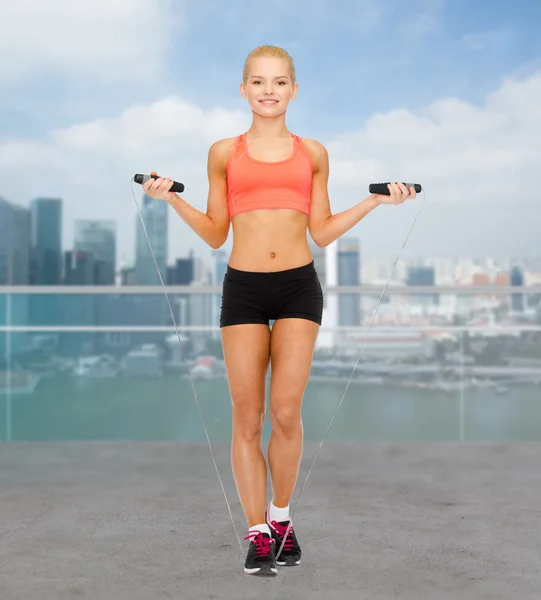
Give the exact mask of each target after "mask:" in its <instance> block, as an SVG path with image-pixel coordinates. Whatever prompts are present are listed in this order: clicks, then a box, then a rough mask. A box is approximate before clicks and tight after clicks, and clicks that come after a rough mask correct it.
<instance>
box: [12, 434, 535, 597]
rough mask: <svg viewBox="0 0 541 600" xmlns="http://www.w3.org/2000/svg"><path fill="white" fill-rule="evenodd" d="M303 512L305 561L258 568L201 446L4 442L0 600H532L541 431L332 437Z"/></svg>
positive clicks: (226, 466)
mask: <svg viewBox="0 0 541 600" xmlns="http://www.w3.org/2000/svg"><path fill="white" fill-rule="evenodd" d="M213 449H214V452H215V455H216V456H217V463H218V468H219V470H220V473H221V475H222V478H223V480H224V485H225V487H226V492H227V496H228V499H229V500H230V502H231V505H232V511H233V515H234V519H235V525H236V527H237V530H238V532H239V536H241V540H242V538H243V537H244V534H245V530H246V526H245V522H244V518H243V516H242V512H241V508H240V504H239V502H238V499H237V496H236V490H235V486H234V482H233V479H232V476H231V468H230V463H229V445H220V444H215V445H213ZM316 450H317V444H309V443H307V444H306V445H305V452H304V458H303V464H302V466H301V473H300V475H299V485H298V488H297V491H296V493H295V496H294V502H295V501H296V500H297V497H298V493H299V491H300V486H301V485H302V483H303V482H304V479H305V477H306V473H307V471H308V468H309V466H310V463H311V462H312V459H313V456H314V455H315V452H316ZM294 522H295V526H296V530H297V533H298V537H299V541H300V543H301V546H302V548H303V564H302V565H301V566H300V567H293V568H287V569H286V568H282V569H280V571H279V574H278V576H277V577H276V578H272V579H259V578H254V577H250V576H248V575H244V573H243V571H242V567H243V563H244V556H245V551H243V553H242V555H241V551H240V548H239V544H238V541H237V538H236V537H235V533H234V530H233V526H232V524H231V521H230V517H229V513H228V511H227V508H226V504H225V501H224V497H223V493H222V490H221V487H220V484H219V482H218V478H217V476H216V472H215V470H214V465H213V463H212V459H211V456H210V452H209V449H208V446H206V445H204V444H203V445H197V444H190V445H188V444H172V443H163V444H160V443H58V444H56V443H47V444H40V443H10V444H3V445H2V446H0V598H1V599H2V600H12V599H17V600H19V599H21V600H22V599H24V600H30V599H39V600H49V599H51V600H64V599H81V598H89V599H92V600H102V599H103V600H124V599H126V600H155V599H156V600H158V599H161V598H179V599H186V600H199V599H203V598H205V599H207V598H208V599H210V598H213V599H224V600H236V599H241V598H242V599H254V600H255V599H257V600H266V599H279V598H280V599H282V598H283V599H287V600H296V599H302V600H319V599H321V600H323V599H325V600H328V599H330V598H333V599H334V598H336V599H340V600H346V599H348V600H349V599H351V600H364V599H366V600H368V599H369V600H387V599H391V598H393V599H394V598H401V599H405V600H408V599H414V600H424V599H426V600H446V599H453V600H457V599H460V600H474V599H475V600H481V599H484V598H486V599H490V600H497V599H500V598H501V599H502V600H503V599H505V600H509V599H510V598H517V599H520V600H529V599H532V600H534V599H535V600H539V599H540V598H541V567H540V565H541V561H540V555H541V552H540V551H541V544H540V539H541V444H539V443H536V444H522V443H521V444H487V443H479V444H458V443H437V444H432V443H420V444H400V445H396V444H362V445H359V444H343V445H339V444H333V443H330V442H329V443H325V444H324V445H323V448H322V450H321V453H320V455H319V457H318V459H317V461H316V465H315V468H314V470H313V472H312V474H311V475H310V478H309V480H308V484H307V486H306V488H305V489H304V491H303V493H302V496H301V500H300V503H299V507H298V511H297V516H296V518H295V519H294ZM242 543H243V545H244V544H246V542H242Z"/></svg>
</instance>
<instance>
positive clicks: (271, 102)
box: [259, 100, 278, 104]
mask: <svg viewBox="0 0 541 600" xmlns="http://www.w3.org/2000/svg"><path fill="white" fill-rule="evenodd" d="M259 102H261V104H278V100H260V101H259Z"/></svg>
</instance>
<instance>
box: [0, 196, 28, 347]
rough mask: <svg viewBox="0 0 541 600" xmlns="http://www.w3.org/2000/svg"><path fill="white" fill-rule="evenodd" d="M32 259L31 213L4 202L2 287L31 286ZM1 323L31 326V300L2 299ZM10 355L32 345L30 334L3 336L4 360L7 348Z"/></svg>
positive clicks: (0, 211)
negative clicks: (30, 270) (30, 268)
mask: <svg viewBox="0 0 541 600" xmlns="http://www.w3.org/2000/svg"><path fill="white" fill-rule="evenodd" d="M29 257H30V211H29V210H28V209H27V208H24V207H22V206H18V205H16V204H12V203H10V202H8V201H7V200H5V199H4V198H0V285H28V283H29V277H30V274H29ZM0 311H1V316H0V323H2V324H5V325H11V326H13V325H19V326H21V325H27V324H28V317H29V296H28V295H27V294H17V295H10V296H9V299H8V297H7V295H4V296H0ZM8 335H9V348H10V352H19V350H21V349H22V348H24V347H25V346H26V345H27V343H28V333H26V332H10V333H9V334H7V335H0V356H3V354H4V352H5V349H6V344H7V343H8V339H7V337H8Z"/></svg>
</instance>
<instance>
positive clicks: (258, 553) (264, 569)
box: [244, 531, 278, 577]
mask: <svg viewBox="0 0 541 600" xmlns="http://www.w3.org/2000/svg"><path fill="white" fill-rule="evenodd" d="M244 539H245V540H250V547H249V548H248V555H247V556H246V562H245V563H244V572H245V573H247V574H248V575H262V576H267V577H273V576H274V575H277V574H278V569H277V568H276V556H275V554H274V553H275V551H276V542H275V541H274V539H273V538H272V537H271V536H270V535H269V534H268V533H261V531H252V532H251V533H248V535H247V536H246V537H245V538H244Z"/></svg>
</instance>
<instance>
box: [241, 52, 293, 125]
mask: <svg viewBox="0 0 541 600" xmlns="http://www.w3.org/2000/svg"><path fill="white" fill-rule="evenodd" d="M297 90H298V86H297V84H296V83H294V81H293V79H292V77H291V72H290V69H289V65H288V62H287V60H285V59H283V58H277V57H273V56H262V57H258V58H253V59H251V61H250V68H249V69H248V74H247V78H246V81H245V82H243V83H241V86H240V91H241V94H242V97H243V98H245V99H247V100H248V103H249V104H250V108H251V109H252V110H253V111H254V112H255V113H257V114H259V115H261V116H262V117H275V116H278V115H280V114H282V113H284V112H285V111H286V110H287V107H288V104H289V101H290V100H294V99H295V97H296V96H297Z"/></svg>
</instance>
